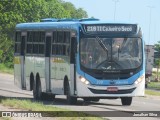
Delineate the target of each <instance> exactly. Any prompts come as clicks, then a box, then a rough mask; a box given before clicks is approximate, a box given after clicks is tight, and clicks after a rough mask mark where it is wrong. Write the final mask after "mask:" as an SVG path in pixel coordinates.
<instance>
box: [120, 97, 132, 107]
mask: <svg viewBox="0 0 160 120" xmlns="http://www.w3.org/2000/svg"><path fill="white" fill-rule="evenodd" d="M121 102H122V105H131V103H132V97H121Z"/></svg>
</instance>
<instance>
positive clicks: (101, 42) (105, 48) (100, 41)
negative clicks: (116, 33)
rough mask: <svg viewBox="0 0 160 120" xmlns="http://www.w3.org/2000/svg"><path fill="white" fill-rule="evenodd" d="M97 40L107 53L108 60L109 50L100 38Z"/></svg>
mask: <svg viewBox="0 0 160 120" xmlns="http://www.w3.org/2000/svg"><path fill="white" fill-rule="evenodd" d="M96 40H97V41H98V43H99V45H100V46H101V47H102V48H103V49H104V50H105V51H106V52H107V58H108V48H107V47H106V46H105V44H104V43H103V41H102V40H101V39H100V38H99V37H96Z"/></svg>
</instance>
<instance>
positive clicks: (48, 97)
mask: <svg viewBox="0 0 160 120" xmlns="http://www.w3.org/2000/svg"><path fill="white" fill-rule="evenodd" d="M42 99H43V100H49V101H53V100H54V99H55V95H54V94H48V93H42Z"/></svg>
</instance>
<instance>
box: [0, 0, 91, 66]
mask: <svg viewBox="0 0 160 120" xmlns="http://www.w3.org/2000/svg"><path fill="white" fill-rule="evenodd" d="M87 17H88V15H87V12H86V11H85V10H83V9H82V8H76V7H75V6H74V5H73V4H72V3H70V2H65V1H63V0H0V63H4V64H5V65H6V66H7V67H13V56H14V33H15V26H16V24H18V23H23V22H39V21H40V20H41V19H43V18H87Z"/></svg>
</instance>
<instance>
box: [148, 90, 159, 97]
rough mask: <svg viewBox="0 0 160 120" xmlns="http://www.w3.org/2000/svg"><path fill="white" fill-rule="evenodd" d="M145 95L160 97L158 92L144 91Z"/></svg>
mask: <svg viewBox="0 0 160 120" xmlns="http://www.w3.org/2000/svg"><path fill="white" fill-rule="evenodd" d="M145 94H147V95H154V96H160V91H154V90H145Z"/></svg>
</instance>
